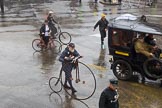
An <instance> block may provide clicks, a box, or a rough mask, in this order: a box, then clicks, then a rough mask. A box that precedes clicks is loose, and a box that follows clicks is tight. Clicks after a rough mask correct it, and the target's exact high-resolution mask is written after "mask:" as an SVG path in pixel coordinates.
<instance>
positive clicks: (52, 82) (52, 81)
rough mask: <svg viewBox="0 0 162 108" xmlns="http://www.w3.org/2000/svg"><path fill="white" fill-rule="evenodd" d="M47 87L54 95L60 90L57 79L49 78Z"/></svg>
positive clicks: (60, 86)
mask: <svg viewBox="0 0 162 108" xmlns="http://www.w3.org/2000/svg"><path fill="white" fill-rule="evenodd" d="M49 87H50V89H51V90H52V91H53V92H55V93H58V92H60V91H61V90H62V84H61V82H60V80H59V78H56V77H51V78H50V79H49Z"/></svg>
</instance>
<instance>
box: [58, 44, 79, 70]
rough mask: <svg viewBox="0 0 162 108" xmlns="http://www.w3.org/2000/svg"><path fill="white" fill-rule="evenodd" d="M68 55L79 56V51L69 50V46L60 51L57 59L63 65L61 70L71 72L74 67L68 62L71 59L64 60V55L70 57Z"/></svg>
mask: <svg viewBox="0 0 162 108" xmlns="http://www.w3.org/2000/svg"><path fill="white" fill-rule="evenodd" d="M70 56H74V57H78V56H80V55H79V53H78V52H77V51H76V50H74V52H70V51H69V48H68V47H67V48H65V50H64V51H63V52H62V54H61V56H60V58H59V61H60V62H62V66H63V68H62V69H63V71H64V72H71V71H72V69H73V68H74V64H73V63H70V62H71V61H72V60H65V57H70Z"/></svg>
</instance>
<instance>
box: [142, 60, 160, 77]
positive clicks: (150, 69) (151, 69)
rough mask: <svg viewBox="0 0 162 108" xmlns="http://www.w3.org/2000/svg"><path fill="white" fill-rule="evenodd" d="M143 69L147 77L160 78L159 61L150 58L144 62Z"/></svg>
mask: <svg viewBox="0 0 162 108" xmlns="http://www.w3.org/2000/svg"><path fill="white" fill-rule="evenodd" d="M143 69H144V72H145V74H146V75H147V76H148V77H151V78H154V79H159V78H162V62H161V61H160V60H159V59H155V58H151V59H148V60H146V61H145V62H144V64H143Z"/></svg>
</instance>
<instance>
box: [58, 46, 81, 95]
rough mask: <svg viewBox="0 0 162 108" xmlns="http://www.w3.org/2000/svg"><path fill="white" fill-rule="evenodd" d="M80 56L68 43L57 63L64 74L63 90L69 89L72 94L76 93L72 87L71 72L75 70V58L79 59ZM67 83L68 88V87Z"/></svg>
mask: <svg viewBox="0 0 162 108" xmlns="http://www.w3.org/2000/svg"><path fill="white" fill-rule="evenodd" d="M79 56H80V54H79V53H78V52H77V50H75V44H74V43H70V44H69V45H68V46H67V47H66V48H65V50H64V51H63V52H62V54H61V56H60V58H59V61H60V62H62V70H63V71H64V72H65V82H64V88H65V89H71V91H72V94H74V93H75V92H77V91H76V90H75V89H74V87H73V85H72V80H73V78H72V73H71V72H72V70H73V69H74V68H75V58H76V57H79ZM67 82H68V83H69V85H70V87H69V86H68V84H67Z"/></svg>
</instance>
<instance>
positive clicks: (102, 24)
mask: <svg viewBox="0 0 162 108" xmlns="http://www.w3.org/2000/svg"><path fill="white" fill-rule="evenodd" d="M108 24H109V22H108V21H107V20H106V19H105V20H102V19H100V20H99V21H98V22H97V23H96V25H95V26H94V29H96V28H97V27H98V26H99V30H100V31H103V30H105V29H106V28H107V27H108Z"/></svg>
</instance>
